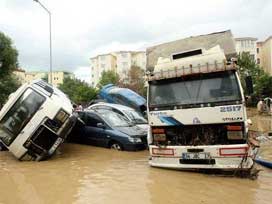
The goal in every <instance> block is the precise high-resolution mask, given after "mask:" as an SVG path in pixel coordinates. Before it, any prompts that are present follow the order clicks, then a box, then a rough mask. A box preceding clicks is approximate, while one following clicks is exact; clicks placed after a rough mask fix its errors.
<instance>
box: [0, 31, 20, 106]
mask: <svg viewBox="0 0 272 204" xmlns="http://www.w3.org/2000/svg"><path fill="white" fill-rule="evenodd" d="M17 57H18V52H17V50H16V48H15V47H14V46H13V44H12V41H11V39H10V38H9V37H8V36H6V35H5V34H4V33H2V32H0V107H1V106H2V105H3V104H4V103H5V101H6V100H7V98H8V96H9V94H10V93H12V92H14V91H15V90H16V89H17V88H18V87H19V85H20V84H19V83H18V82H17V81H16V79H15V77H14V76H13V74H12V72H13V71H14V70H15V69H16V68H17V65H18V61H17Z"/></svg>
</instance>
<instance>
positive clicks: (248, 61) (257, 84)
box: [237, 52, 272, 102]
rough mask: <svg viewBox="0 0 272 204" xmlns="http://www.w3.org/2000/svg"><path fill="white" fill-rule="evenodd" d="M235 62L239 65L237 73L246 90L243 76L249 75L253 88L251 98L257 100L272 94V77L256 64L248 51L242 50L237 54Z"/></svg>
mask: <svg viewBox="0 0 272 204" xmlns="http://www.w3.org/2000/svg"><path fill="white" fill-rule="evenodd" d="M237 64H238V66H239V74H240V78H241V83H242V86H243V88H244V90H246V89H245V78H246V77H247V76H251V77H252V81H253V88H254V93H253V94H252V96H253V98H255V99H256V100H258V99H259V98H261V97H264V96H270V97H271V96H272V77H271V76H269V75H268V74H267V73H265V72H264V70H263V69H262V68H261V67H260V66H259V65H258V64H256V62H255V60H254V59H253V58H252V57H251V56H250V54H249V53H247V52H242V53H241V54H239V56H238V61H237ZM255 102H256V101H255Z"/></svg>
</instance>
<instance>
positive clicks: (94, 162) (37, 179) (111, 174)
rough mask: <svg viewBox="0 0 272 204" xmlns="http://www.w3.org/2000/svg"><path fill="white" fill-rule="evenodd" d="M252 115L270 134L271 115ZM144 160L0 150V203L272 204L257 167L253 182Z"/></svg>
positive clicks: (265, 150)
mask: <svg viewBox="0 0 272 204" xmlns="http://www.w3.org/2000/svg"><path fill="white" fill-rule="evenodd" d="M250 114H252V113H250ZM251 116H253V117H251V118H252V119H253V122H256V124H255V125H254V126H252V128H253V129H254V130H258V129H259V130H260V131H263V132H266V131H270V130H271V126H270V125H271V116H254V114H252V115H251ZM258 121H260V122H258ZM261 155H262V156H263V157H266V158H269V159H270V160H272V142H265V143H263V144H262V149H261ZM147 161H148V152H147V151H141V152H116V151H113V150H110V149H104V148H98V147H92V146H85V145H77V144H64V145H63V146H62V149H61V153H59V154H58V155H56V156H55V157H53V158H52V159H50V160H48V161H43V162H19V161H17V160H16V159H15V158H14V157H13V156H12V155H11V154H10V153H9V152H0V203H35V204H36V203H92V204H96V203H101V204H102V203H103V204H104V203H110V204H111V203H118V204H122V203H132V204H133V203H137V204H142V203H143V204H145V203H154V204H163V203H167V204H175V203H177V204H181V203H189V204H190V203H220V204H223V203H245V204H251V203H261V204H264V203H269V204H270V203H271V199H272V170H270V169H266V168H263V167H259V168H261V169H262V170H263V171H261V172H260V173H259V177H258V179H257V180H250V179H241V178H234V177H222V176H218V175H217V176H216V175H206V174H201V173H192V172H183V171H174V170H165V169H158V168H152V167H149V166H148V163H147Z"/></svg>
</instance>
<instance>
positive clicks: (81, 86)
mask: <svg viewBox="0 0 272 204" xmlns="http://www.w3.org/2000/svg"><path fill="white" fill-rule="evenodd" d="M59 89H60V90H62V91H63V92H64V93H65V94H67V95H68V96H69V98H70V99H71V100H72V101H73V102H75V103H77V104H78V103H81V104H87V103H89V102H90V101H91V100H92V99H94V98H95V97H96V94H97V91H96V90H95V89H94V88H93V87H91V86H89V85H88V84H87V83H85V82H83V81H81V80H79V79H71V78H69V77H67V78H65V79H64V82H63V84H61V85H60V86H59Z"/></svg>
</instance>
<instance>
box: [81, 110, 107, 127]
mask: <svg viewBox="0 0 272 204" xmlns="http://www.w3.org/2000/svg"><path fill="white" fill-rule="evenodd" d="M85 123H86V125H87V126H92V127H97V123H103V121H102V120H101V118H99V117H98V116H96V115H95V114H92V113H88V114H86V117H85Z"/></svg>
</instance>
